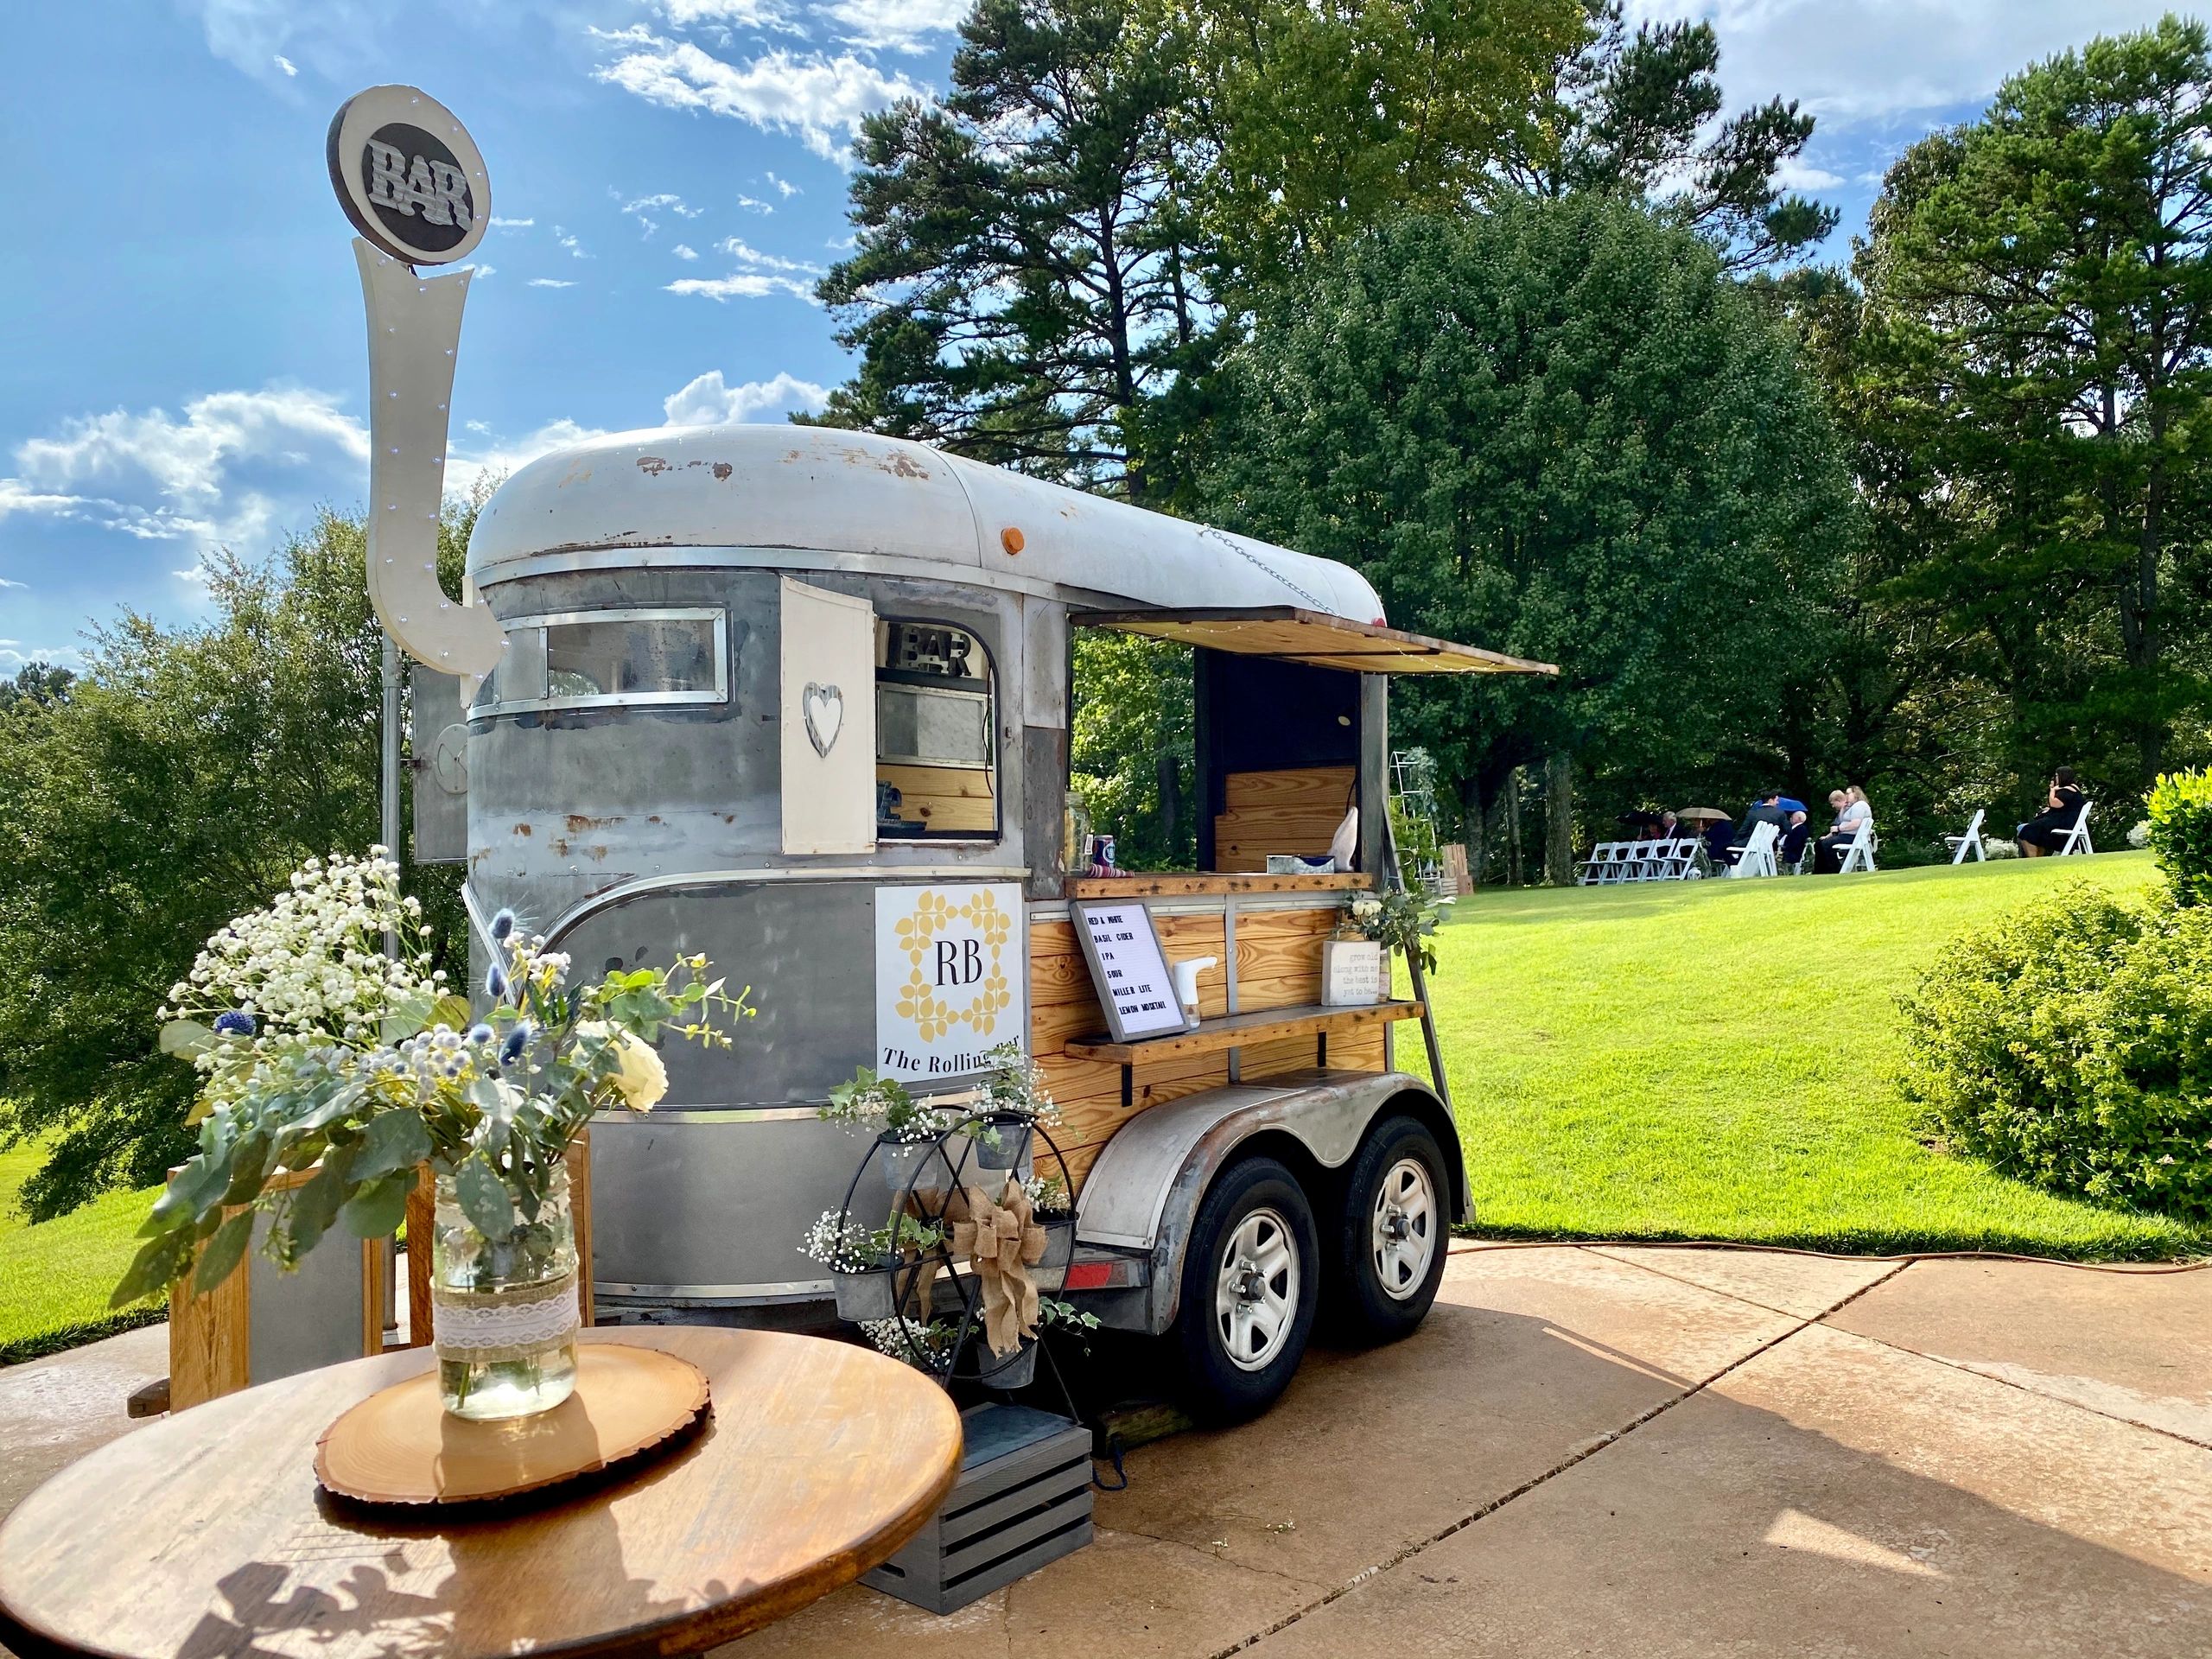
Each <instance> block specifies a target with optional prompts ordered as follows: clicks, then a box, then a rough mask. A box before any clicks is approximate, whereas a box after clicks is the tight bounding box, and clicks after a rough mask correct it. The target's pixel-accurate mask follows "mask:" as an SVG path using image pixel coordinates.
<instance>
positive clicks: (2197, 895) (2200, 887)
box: [2150, 771, 2212, 905]
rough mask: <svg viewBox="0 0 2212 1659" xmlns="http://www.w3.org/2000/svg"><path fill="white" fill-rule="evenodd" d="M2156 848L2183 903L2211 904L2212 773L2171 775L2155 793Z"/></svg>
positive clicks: (2153, 841) (2162, 779)
mask: <svg viewBox="0 0 2212 1659" xmlns="http://www.w3.org/2000/svg"><path fill="white" fill-rule="evenodd" d="M2150 823H2151V837H2150V838H2151V848H2152V852H2153V853H2154V854H2155V855H2157V857H2158V868H2160V869H2162V870H2164V872H2165V873H2166V880H2168V881H2169V882H2170V883H2171V884H2172V887H2173V892H2174V899H2175V900H2176V901H2177V903H2180V904H2183V905H2202V904H2208V903H2212V772H2197V771H2190V772H2167V773H2165V774H2164V775H2163V776H2162V777H2160V779H2158V782H2157V783H2156V784H2155V785H2152V789H2151V819H2150Z"/></svg>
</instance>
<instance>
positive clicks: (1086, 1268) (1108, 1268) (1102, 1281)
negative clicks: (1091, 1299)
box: [1067, 1262, 1114, 1290]
mask: <svg viewBox="0 0 2212 1659" xmlns="http://www.w3.org/2000/svg"><path fill="white" fill-rule="evenodd" d="M1113 1272H1114V1264H1113V1263H1112V1262H1073V1263H1071V1265H1070V1266H1069V1268H1068V1277H1067V1287H1068V1288H1069V1289H1070V1290H1103V1289H1105V1288H1106V1281H1107V1280H1108V1279H1109V1278H1110V1277H1111V1276H1112V1275H1113Z"/></svg>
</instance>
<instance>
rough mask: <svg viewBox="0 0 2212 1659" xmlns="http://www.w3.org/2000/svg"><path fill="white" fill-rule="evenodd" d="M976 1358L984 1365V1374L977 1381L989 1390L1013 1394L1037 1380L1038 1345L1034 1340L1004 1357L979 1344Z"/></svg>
mask: <svg viewBox="0 0 2212 1659" xmlns="http://www.w3.org/2000/svg"><path fill="white" fill-rule="evenodd" d="M976 1358H977V1359H978V1360H979V1361H980V1362H981V1363H982V1375H981V1376H979V1377H978V1378H977V1379H976V1380H977V1381H978V1382H980V1383H982V1385H983V1386H984V1387H985V1388H987V1389H996V1390H997V1391H998V1392H1000V1393H1001V1394H1011V1393H1013V1392H1014V1390H1015V1389H1026V1388H1027V1387H1028V1386H1029V1385H1030V1384H1031V1383H1033V1382H1035V1381H1036V1380H1037V1343H1036V1340H1035V1338H1031V1339H1030V1340H1028V1341H1027V1342H1025V1343H1023V1344H1021V1346H1020V1348H1019V1349H1018V1350H1016V1351H1014V1353H1012V1354H1008V1355H1007V1356H1005V1357H1001V1356H999V1355H997V1354H995V1353H993V1352H992V1351H990V1350H989V1349H988V1347H985V1346H984V1345H983V1344H981V1343H978V1344H976Z"/></svg>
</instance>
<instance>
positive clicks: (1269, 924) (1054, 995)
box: [1029, 872, 1417, 1182]
mask: <svg viewBox="0 0 2212 1659" xmlns="http://www.w3.org/2000/svg"><path fill="white" fill-rule="evenodd" d="M1373 886H1374V879H1373V878H1372V877H1371V876H1367V875H1361V874H1345V875H1261V874H1234V873H1229V872H1217V873H1214V874H1141V875H1125V876H1074V877H1071V878H1070V879H1069V880H1068V881H1067V882H1066V884H1065V889H1064V891H1065V894H1066V897H1067V898H1068V899H1142V900H1146V901H1147V902H1153V903H1154V910H1153V922H1154V925H1155V926H1156V927H1157V928H1158V930H1159V932H1160V947H1161V949H1162V950H1164V951H1165V953H1166V957H1167V959H1168V960H1169V961H1170V962H1184V961H1188V960H1189V959H1191V958H1192V957H1213V958H1214V959H1215V962H1214V965H1213V966H1212V967H1211V968H1208V969H1203V970H1202V971H1201V972H1200V973H1199V975H1198V1017H1199V1020H1200V1022H1201V1023H1200V1026H1199V1029H1198V1031H1196V1032H1192V1033H1187V1034H1186V1037H1185V1038H1184V1039H1176V1038H1171V1039H1167V1040H1166V1041H1164V1042H1161V1043H1160V1044H1158V1045H1157V1046H1152V1045H1126V1046H1124V1045H1116V1044H1113V1043H1111V1042H1110V1041H1109V1039H1108V1038H1107V1037H1106V1035H1105V1030H1106V1020H1105V1015H1104V1014H1103V1012H1102V1010H1101V1008H1100V1006H1099V1001H1098V991H1097V988H1096V986H1094V985H1093V984H1092V983H1091V979H1090V966H1089V964H1088V963H1086V962H1085V961H1084V956H1083V951H1082V948H1081V947H1080V946H1079V945H1078V944H1077V942H1076V937H1075V929H1074V926H1073V925H1072V924H1071V922H1070V921H1068V920H1067V919H1066V917H1065V909H1064V907H1063V906H1062V905H1060V904H1056V903H1052V902H1051V901H1046V902H1044V903H1039V904H1033V905H1032V906H1030V921H1029V1045H1030V1052H1031V1054H1032V1055H1033V1056H1034V1057H1035V1058H1036V1060H1037V1062H1038V1064H1039V1066H1040V1067H1041V1068H1042V1069H1043V1071H1044V1074H1045V1084H1046V1088H1047V1089H1049V1090H1051V1091H1052V1098H1053V1100H1054V1101H1055V1102H1057V1103H1058V1106H1059V1109H1060V1115H1061V1117H1062V1119H1063V1121H1064V1127H1063V1128H1061V1129H1060V1130H1059V1131H1058V1132H1057V1134H1058V1140H1059V1141H1060V1144H1061V1146H1062V1148H1063V1149H1064V1150H1065V1153H1066V1154H1067V1159H1068V1165H1069V1169H1070V1172H1071V1174H1072V1175H1073V1176H1074V1178H1075V1179H1076V1180H1077V1182H1080V1181H1081V1180H1082V1179H1083V1176H1084V1173H1086V1172H1087V1171H1088V1170H1089V1169H1090V1164H1091V1160H1093V1159H1094V1158H1096V1156H1097V1154H1098V1151H1099V1148H1101V1147H1103V1146H1104V1145H1105V1144H1106V1142H1107V1141H1109V1140H1110V1139H1112V1137H1113V1135H1115V1133H1116V1131H1117V1130H1118V1129H1120V1128H1121V1127H1122V1124H1124V1123H1126V1122H1128V1121H1129V1118H1130V1117H1131V1116H1133V1115H1134V1114H1135V1113H1136V1112H1140V1111H1142V1110H1144V1109H1146V1108H1147V1107H1148V1106H1156V1105H1159V1104H1160V1103H1163V1102H1166V1101H1170V1100H1175V1099H1179V1098H1180V1097H1181V1096H1185V1095H1190V1094H1196V1093H1197V1092H1198V1091H1199V1090H1203V1089H1215V1088H1219V1087H1221V1086H1222V1085H1224V1084H1228V1083H1230V1082H1232V1081H1246V1082H1253V1081H1257V1080H1260V1079H1262V1078H1265V1077H1275V1076H1279V1075H1281V1074H1282V1073H1285V1072H1289V1071H1301V1070H1304V1069H1306V1068H1308V1067H1311V1066H1312V1065H1313V1063H1314V1055H1315V1052H1316V1038H1317V1035H1318V1034H1319V1033H1320V1032H1321V1031H1322V1030H1324V1029H1326V1030H1327V1031H1328V1033H1329V1037H1328V1049H1327V1052H1328V1063H1329V1065H1331V1066H1332V1067H1335V1068H1338V1069H1342V1070H1357V1071H1382V1070H1383V1069H1385V1067H1386V1066H1387V1065H1389V1052H1390V1046H1389V1039H1388V1037H1387V1035H1386V1033H1387V1032H1388V1030H1389V1025H1390V1023H1391V1022H1392V1021H1393V1020H1396V1019H1403V1018H1406V1017H1408V1010H1409V1009H1411V1010H1413V1011H1417V1007H1415V1005H1408V1004H1384V1005H1379V1006H1378V1007H1376V1008H1374V1009H1366V1010H1361V1009H1328V1010H1325V1011H1324V1010H1322V1009H1321V1008H1320V1007H1319V1003H1320V1001H1321V946H1322V944H1323V943H1324V941H1325V940H1326V939H1327V938H1329V936H1330V935H1331V934H1332V933H1333V932H1334V931H1336V928H1337V924H1338V920H1339V919H1340V918H1341V917H1342V915H1343V908H1344V900H1345V899H1346V898H1347V897H1348V896H1349V895H1350V894H1351V893H1360V892H1365V891H1367V890H1369V889H1370V888H1371V887H1373ZM1294 1011H1295V1013H1294ZM1281 1015H1292V1016H1293V1017H1292V1019H1288V1020H1286V1019H1281V1018H1262V1017H1257V1016H1281ZM1232 1017H1234V1018H1233V1019H1232ZM1217 1021H1219V1022H1221V1023H1219V1024H1216V1023H1214V1022H1217ZM1125 1049H1126V1050H1127V1052H1126V1055H1125V1053H1124V1050H1125ZM1125 1090H1126V1099H1125Z"/></svg>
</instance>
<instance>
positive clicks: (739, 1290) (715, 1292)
mask: <svg viewBox="0 0 2212 1659" xmlns="http://www.w3.org/2000/svg"><path fill="white" fill-rule="evenodd" d="M591 1287H592V1291H593V1293H594V1294H596V1295H601V1296H731V1297H737V1296H745V1297H768V1296H787V1297H793V1298H798V1297H804V1298H806V1299H807V1300H812V1299H813V1298H815V1297H817V1296H830V1295H834V1294H836V1288H837V1287H836V1284H835V1282H834V1281H830V1280H828V1279H793V1280H788V1281H785V1282H784V1283H781V1284H760V1285H630V1284H624V1283H622V1282H621V1281H619V1280H614V1279H594V1280H593V1281H592V1285H591Z"/></svg>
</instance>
